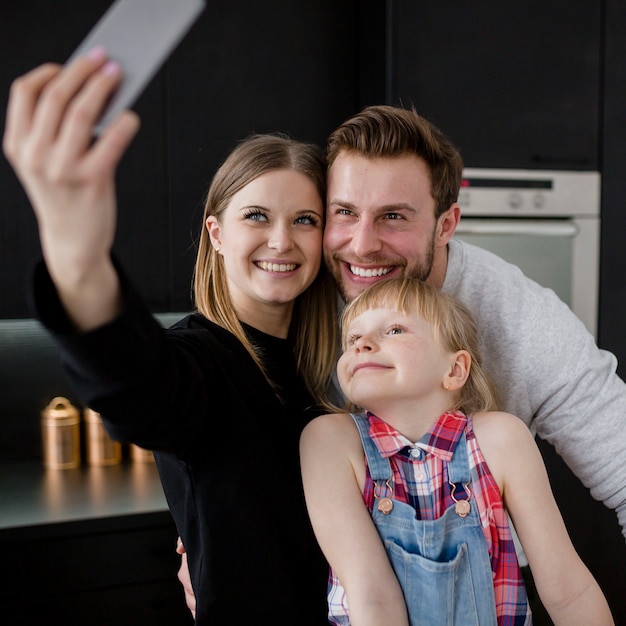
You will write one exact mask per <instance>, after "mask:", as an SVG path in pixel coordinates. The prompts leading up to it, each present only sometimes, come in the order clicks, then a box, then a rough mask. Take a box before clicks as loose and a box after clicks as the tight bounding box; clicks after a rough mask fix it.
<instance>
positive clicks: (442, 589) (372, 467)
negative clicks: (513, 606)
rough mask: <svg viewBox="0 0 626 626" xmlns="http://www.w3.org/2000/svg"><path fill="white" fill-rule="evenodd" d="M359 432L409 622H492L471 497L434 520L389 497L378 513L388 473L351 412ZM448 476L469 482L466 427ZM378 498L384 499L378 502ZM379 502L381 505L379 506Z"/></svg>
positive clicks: (377, 517)
mask: <svg viewBox="0 0 626 626" xmlns="http://www.w3.org/2000/svg"><path fill="white" fill-rule="evenodd" d="M352 417H353V419H354V421H355V423H356V425H357V427H358V429H359V434H360V435H361V441H362V442H363V449H364V450H365V454H366V456H367V463H368V466H369V471H370V475H371V477H372V480H373V481H374V483H375V494H376V496H378V497H377V500H376V502H375V503H374V507H373V510H372V519H373V520H374V523H375V524H376V527H377V529H378V533H379V534H380V536H381V539H382V540H383V543H384V545H385V549H386V551H387V555H388V556H389V559H390V561H391V564H392V566H393V569H394V570H395V573H396V576H397V578H398V580H399V581H400V585H401V587H402V590H403V592H404V598H405V601H406V605H407V609H408V612H409V618H410V623H411V626H417V625H418V624H419V625H427V626H496V624H497V621H496V608H495V606H496V605H495V597H494V592H493V576H492V571H491V562H490V559H489V554H488V552H487V543H486V541H485V536H484V534H483V530H482V526H481V523H480V516H479V514H478V510H477V508H478V507H477V506H476V502H475V501H474V500H471V498H470V507H469V509H470V510H469V513H468V514H467V516H466V517H461V516H459V515H458V514H457V513H456V511H455V507H454V506H452V507H450V508H449V509H448V510H447V511H446V512H445V513H444V515H443V516H441V517H440V518H439V519H436V520H419V519H416V517H415V509H414V508H413V507H412V506H411V505H409V504H406V503H404V502H398V501H397V500H393V508H392V509H391V511H389V513H387V514H385V513H382V512H381V511H380V510H379V509H378V507H377V503H378V502H380V500H379V498H384V497H387V498H392V497H393V482H392V480H393V473H392V469H391V464H390V462H389V459H386V458H383V457H382V456H381V455H380V452H379V451H378V448H377V447H376V445H375V444H374V442H373V441H372V440H371V439H370V437H369V421H368V419H367V417H366V416H365V415H362V414H359V415H355V414H353V415H352ZM448 473H449V481H450V483H452V484H455V485H456V486H457V489H456V491H457V494H458V495H459V496H460V497H459V498H458V499H459V500H461V499H462V498H463V496H462V495H461V494H462V493H463V491H465V497H469V491H468V490H464V489H463V488H462V486H463V485H466V484H467V483H469V482H470V469H469V459H468V455H467V445H466V439H465V432H463V433H462V435H461V438H460V439H459V442H458V444H457V446H456V449H455V451H454V456H453V457H452V460H451V461H450V463H449V465H448ZM381 504H383V503H382V502H381ZM383 508H384V507H383Z"/></svg>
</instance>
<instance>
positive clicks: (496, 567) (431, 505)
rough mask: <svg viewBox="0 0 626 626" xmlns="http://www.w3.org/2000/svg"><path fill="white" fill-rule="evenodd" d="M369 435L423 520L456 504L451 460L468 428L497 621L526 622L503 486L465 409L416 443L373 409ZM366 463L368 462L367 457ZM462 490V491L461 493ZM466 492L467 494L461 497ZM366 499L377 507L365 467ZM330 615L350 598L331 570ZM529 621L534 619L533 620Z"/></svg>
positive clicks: (400, 495)
mask: <svg viewBox="0 0 626 626" xmlns="http://www.w3.org/2000/svg"><path fill="white" fill-rule="evenodd" d="M368 417H369V421H370V437H371V438H372V440H373V441H374V443H375V444H376V446H377V448H378V450H379V451H380V453H381V455H382V456H383V457H385V458H389V460H390V462H391V467H392V470H393V481H394V495H393V497H394V498H395V499H397V500H400V501H401V502H406V503H408V504H410V505H411V506H412V507H413V508H414V509H415V511H416V515H417V518H418V519H423V520H432V519H437V518H439V517H441V516H442V515H443V514H444V512H445V511H446V509H448V508H449V507H450V506H453V505H454V500H452V498H451V497H450V486H449V484H448V462H449V461H450V460H451V459H452V455H453V452H454V448H455V446H456V444H457V442H458V440H459V438H460V436H461V433H462V432H463V430H465V435H466V438H467V448H468V456H469V462H470V474H471V478H472V484H471V492H472V499H473V500H474V501H475V502H476V505H477V507H478V511H479V513H480V519H481V522H482V527H483V532H484V535H485V540H486V542H487V549H488V552H489V557H490V559H491V569H492V572H493V584H494V592H495V599H496V615H497V618H498V626H505V625H506V626H513V625H515V626H518V625H520V626H521V625H522V624H525V623H526V621H527V617H528V616H529V615H530V609H529V607H528V603H527V602H526V597H525V594H524V593H522V594H520V590H521V589H522V590H523V588H524V582H523V580H522V574H521V571H520V569H519V565H518V562H517V555H516V553H515V545H514V543H513V539H512V537H511V531H510V529H509V522H508V517H507V515H506V511H505V509H504V505H503V502H502V496H501V494H500V490H499V488H498V485H497V483H496V481H495V479H494V478H493V476H492V475H491V472H490V471H489V468H488V467H487V463H486V462H485V459H484V457H483V455H482V452H481V451H480V448H479V447H478V442H477V441H476V437H475V435H474V430H473V428H472V421H471V418H469V417H466V416H465V415H463V414H462V413H460V412H451V413H444V414H443V415H442V416H441V417H440V418H439V420H438V421H437V423H436V424H435V425H434V426H433V428H432V429H431V430H430V431H429V432H427V433H426V434H425V435H424V436H423V437H422V438H421V439H420V440H419V441H418V442H417V443H415V444H414V443H412V442H411V441H409V440H408V439H407V438H406V437H404V436H403V435H401V434H400V433H399V432H398V431H396V430H395V429H393V428H392V427H391V426H389V425H388V424H386V423H385V422H383V421H382V420H380V419H379V418H378V417H376V416H375V415H372V414H371V413H370V414H368ZM366 463H367V461H366ZM457 495H458V494H457ZM462 497H463V496H462ZM363 499H364V501H365V504H366V506H367V507H368V509H369V510H370V511H372V509H373V506H374V483H373V481H372V479H371V476H370V473H369V469H368V470H367V472H366V481H365V490H364V494H363ZM328 602H329V614H330V622H331V623H346V622H345V618H344V620H340V621H337V622H335V621H333V619H332V616H333V615H336V616H338V617H339V616H342V615H343V616H346V615H347V600H346V598H345V592H344V590H343V587H342V586H341V583H340V582H339V580H338V579H337V577H336V576H335V575H334V573H333V572H332V570H331V574H330V580H329V593H328ZM528 622H529V623H530V620H528Z"/></svg>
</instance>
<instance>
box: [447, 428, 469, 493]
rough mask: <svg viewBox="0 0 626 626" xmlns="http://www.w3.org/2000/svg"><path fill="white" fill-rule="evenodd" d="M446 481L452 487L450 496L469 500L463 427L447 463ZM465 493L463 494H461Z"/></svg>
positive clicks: (467, 465) (467, 464) (465, 443)
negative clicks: (450, 458)
mask: <svg viewBox="0 0 626 626" xmlns="http://www.w3.org/2000/svg"><path fill="white" fill-rule="evenodd" d="M448 482H449V483H450V486H451V489H452V497H453V499H454V500H455V501H456V500H469V499H470V498H471V493H470V491H469V483H470V482H471V474H470V465H469V456H468V454H467V438H466V436H465V429H463V432H462V433H461V436H460V437H459V440H458V441H457V443H456V446H455V447H454V452H453V455H452V460H451V461H450V462H449V463H448ZM463 494H465V495H463Z"/></svg>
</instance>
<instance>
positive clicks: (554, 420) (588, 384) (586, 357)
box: [523, 296, 626, 537]
mask: <svg viewBox="0 0 626 626" xmlns="http://www.w3.org/2000/svg"><path fill="white" fill-rule="evenodd" d="M552 300H554V302H553V301H552ZM524 332H525V333H527V339H526V346H525V347H526V358H525V359H524V363H523V367H524V369H525V375H524V377H523V378H524V380H526V385H527V393H528V397H529V399H530V402H531V405H532V406H534V407H535V415H534V420H533V423H534V426H535V428H536V432H537V434H538V435H539V436H540V437H541V438H543V439H545V440H546V441H548V442H550V443H551V444H552V445H554V447H555V449H556V451H557V452H558V453H559V455H560V456H561V457H562V458H563V460H564V461H565V462H566V464H567V465H568V467H569V468H570V469H571V470H572V472H573V473H574V474H576V476H578V478H579V479H580V480H581V482H582V483H583V484H584V485H585V486H586V487H588V488H589V489H590V491H591V495H592V496H593V497H594V498H595V499H596V500H601V501H603V502H604V503H605V505H606V506H607V507H609V508H611V509H615V511H616V512H617V515H618V518H619V521H620V524H621V526H622V533H623V534H624V537H626V473H625V472H624V469H623V468H624V467H626V385H625V384H624V382H623V381H622V380H621V378H620V377H619V376H618V375H617V373H616V370H617V359H616V358H615V356H614V355H613V354H612V353H610V352H608V351H606V350H601V349H599V348H598V346H597V345H596V342H595V340H594V338H593V336H592V335H591V334H590V333H589V332H588V331H587V329H586V328H585V326H584V324H583V323H582V322H580V320H578V318H577V317H576V316H575V315H574V314H573V313H572V312H571V311H570V310H569V308H568V307H566V306H565V305H564V304H563V303H561V302H560V301H559V300H558V298H556V296H554V297H553V298H552V297H550V298H549V301H548V302H546V303H544V305H543V306H541V307H537V308H536V310H535V311H534V315H533V316H532V318H531V317H530V316H529V320H528V323H527V324H525V325H524Z"/></svg>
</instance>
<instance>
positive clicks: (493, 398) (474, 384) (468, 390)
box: [341, 278, 498, 415]
mask: <svg viewBox="0 0 626 626" xmlns="http://www.w3.org/2000/svg"><path fill="white" fill-rule="evenodd" d="M380 307H385V308H390V309H393V310H396V311H401V312H402V313H406V314H415V313H417V315H419V316H420V317H422V318H423V319H424V320H426V321H427V322H428V323H429V324H430V325H431V326H432V328H433V333H434V337H435V341H437V342H438V343H439V345H440V346H441V347H442V348H444V349H445V350H446V351H447V352H452V353H454V352H458V351H459V350H466V351H467V352H468V353H469V355H470V357H471V366H470V372H469V376H468V378H467V381H466V383H465V385H464V386H463V388H462V389H461V392H460V395H459V398H458V400H457V402H456V403H455V404H454V406H453V407H451V410H459V411H463V413H465V414H466V415H470V414H472V413H478V412H479V411H493V410H495V409H497V408H498V398H497V394H496V391H495V388H494V386H493V384H492V383H491V381H490V379H489V377H488V376H487V374H486V373H485V371H484V369H483V367H482V360H481V355H480V348H479V342H478V331H477V329H476V324H475V323H474V319H473V318H472V315H471V314H470V312H469V311H468V310H467V308H466V307H465V306H464V305H463V304H462V303H461V302H459V300H457V299H456V298H453V297H451V296H448V295H445V294H443V293H441V292H440V291H439V290H437V289H435V288H433V287H431V286H430V285H428V284H426V283H424V282H422V281H420V280H416V279H414V278H389V279H387V280H381V281H379V282H377V283H375V284H374V285H372V286H371V287H368V288H367V289H366V290H365V291H363V292H362V293H361V294H359V295H358V296H357V297H356V298H355V299H354V300H353V301H352V302H351V303H350V304H349V305H348V306H347V307H346V308H345V310H344V312H343V315H342V318H341V327H342V348H343V349H344V350H345V348H346V332H347V329H348V327H349V326H350V323H351V322H352V321H353V320H354V319H355V318H356V317H358V316H359V315H361V313H363V312H365V311H368V310H370V309H376V308H380Z"/></svg>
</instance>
